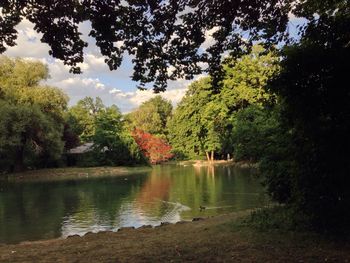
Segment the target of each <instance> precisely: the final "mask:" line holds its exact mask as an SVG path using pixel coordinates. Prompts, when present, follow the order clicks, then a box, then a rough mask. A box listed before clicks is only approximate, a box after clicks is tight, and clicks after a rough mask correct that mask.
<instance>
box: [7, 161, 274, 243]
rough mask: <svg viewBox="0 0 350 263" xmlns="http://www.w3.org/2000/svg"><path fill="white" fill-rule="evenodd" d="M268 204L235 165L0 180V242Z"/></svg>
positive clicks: (253, 178) (249, 174)
mask: <svg viewBox="0 0 350 263" xmlns="http://www.w3.org/2000/svg"><path fill="white" fill-rule="evenodd" d="M267 203H268V198H267V196H266V195H265V194H264V189H263V188H262V186H261V185H260V183H259V180H258V179H257V177H256V175H255V173H254V171H253V170H250V169H241V168H237V167H232V166H218V167H193V166H185V167H184V166H179V165H176V164H167V165H159V166H154V167H153V169H152V170H151V171H150V172H144V173H137V174H134V175H128V176H118V177H111V176H109V177H102V178H89V179H84V180H82V179H80V180H67V181H45V182H23V183H6V182H0V243H15V242H20V241H26V240H40V239H50V238H56V237H67V236H69V235H74V234H78V235H83V234H85V233H87V232H89V231H91V232H98V231H106V230H112V231H116V230H117V229H118V228H120V227H127V226H134V227H140V226H142V225H154V226H155V225H159V224H160V223H161V222H172V223H175V222H177V221H179V220H190V219H192V218H193V217H206V216H212V215H218V214H222V213H227V212H233V211H240V210H245V209H251V208H256V207H261V206H264V205H266V204H267ZM200 206H204V207H206V209H205V210H203V211H200V209H199V207H200Z"/></svg>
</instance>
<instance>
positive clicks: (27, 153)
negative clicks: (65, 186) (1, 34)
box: [0, 57, 68, 171]
mask: <svg viewBox="0 0 350 263" xmlns="http://www.w3.org/2000/svg"><path fill="white" fill-rule="evenodd" d="M47 76H48V70H47V67H46V66H45V65H43V64H42V63H40V62H33V61H28V60H23V59H9V58H7V57H1V59H0V87H1V91H2V92H1V95H2V96H1V100H0V103H1V105H2V106H1V109H0V110H1V116H0V123H1V126H2V128H1V129H2V131H1V135H0V141H1V142H0V145H1V146H0V152H1V153H0V154H1V155H3V156H4V160H5V162H6V163H7V164H8V165H5V166H3V167H5V169H11V170H15V171H20V170H23V169H24V168H25V166H26V165H29V164H30V165H32V166H34V167H37V166H45V165H47V164H48V163H49V162H50V161H54V160H58V159H59V157H60V155H61V153H62V150H63V145H64V143H63V141H62V132H63V125H64V119H63V113H64V111H65V109H66V107H67V100H68V99H67V96H66V95H65V94H64V93H63V92H62V91H61V90H59V89H57V88H53V87H47V86H40V85H39V83H40V81H41V80H43V79H46V78H47ZM39 160H40V161H39Z"/></svg>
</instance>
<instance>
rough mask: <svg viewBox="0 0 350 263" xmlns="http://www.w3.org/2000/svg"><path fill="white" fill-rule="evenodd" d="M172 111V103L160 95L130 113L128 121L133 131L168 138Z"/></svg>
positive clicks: (127, 117)
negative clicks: (167, 125) (136, 130)
mask: <svg viewBox="0 0 350 263" xmlns="http://www.w3.org/2000/svg"><path fill="white" fill-rule="evenodd" d="M172 109H173V106H172V105H171V102H170V101H168V100H166V99H164V98H162V97H161V96H159V95H158V96H156V97H154V98H151V99H149V100H148V101H145V102H144V103H142V104H141V106H140V107H139V108H138V109H136V110H135V111H133V112H131V113H129V114H128V115H127V116H126V120H127V122H128V125H129V127H130V128H131V129H134V128H137V129H140V130H143V131H145V132H148V133H151V134H153V135H158V136H162V137H166V135H167V130H166V124H167V121H168V119H169V118H170V116H171V112H172Z"/></svg>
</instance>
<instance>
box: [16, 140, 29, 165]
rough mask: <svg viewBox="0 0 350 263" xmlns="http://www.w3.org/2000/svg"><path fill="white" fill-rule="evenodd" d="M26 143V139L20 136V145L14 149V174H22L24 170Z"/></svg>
mask: <svg viewBox="0 0 350 263" xmlns="http://www.w3.org/2000/svg"><path fill="white" fill-rule="evenodd" d="M26 142H27V139H26V137H25V136H24V135H23V134H22V140H21V145H19V146H18V147H17V149H16V153H15V164H14V172H22V171H23V170H24V146H25V144H26Z"/></svg>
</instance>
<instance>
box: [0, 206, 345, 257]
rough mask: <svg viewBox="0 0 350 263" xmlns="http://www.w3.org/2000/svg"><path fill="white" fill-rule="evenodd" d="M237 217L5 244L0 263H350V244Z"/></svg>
mask: <svg viewBox="0 0 350 263" xmlns="http://www.w3.org/2000/svg"><path fill="white" fill-rule="evenodd" d="M247 213H248V212H240V213H232V214H226V215H221V216H216V217H212V218H208V219H205V220H198V221H195V222H182V223H178V224H164V225H163V226H159V227H155V228H150V227H141V228H138V229H131V228H128V229H122V230H121V231H118V232H100V233H96V234H92V233H88V234H86V235H85V236H83V237H79V236H73V237H69V238H67V239H52V240H45V241H35V242H23V243H20V244H15V245H4V244H3V245H1V244H0V262H6V263H8V262H14V263H16V262H82V263H89V262H350V244H349V243H339V242H334V241H327V240H323V239H322V238H320V237H318V236H316V235H314V234H308V233H295V232H284V233H280V232H278V231H269V232H257V231H256V230H254V229H252V228H250V227H249V226H246V225H244V224H242V223H240V222H242V218H244V217H246V216H247Z"/></svg>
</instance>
